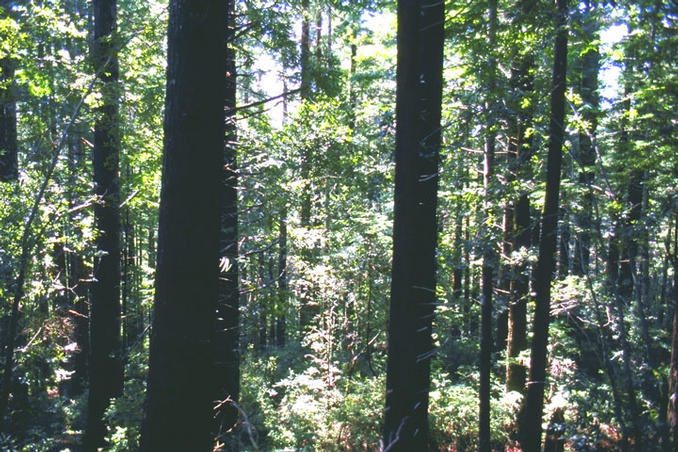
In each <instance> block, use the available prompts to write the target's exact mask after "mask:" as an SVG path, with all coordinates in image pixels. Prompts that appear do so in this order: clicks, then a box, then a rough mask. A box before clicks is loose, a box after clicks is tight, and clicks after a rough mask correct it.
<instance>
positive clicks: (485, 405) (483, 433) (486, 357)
mask: <svg viewBox="0 0 678 452" xmlns="http://www.w3.org/2000/svg"><path fill="white" fill-rule="evenodd" d="M488 16H489V17H488V22H489V24H488V34H489V45H490V50H489V51H490V56H489V58H488V68H489V74H488V86H487V92H488V95H487V100H486V108H487V115H486V119H485V121H486V128H487V130H486V134H487V135H486V137H485V156H484V175H483V186H484V190H485V193H484V196H485V200H484V204H485V205H484V213H485V216H486V218H492V217H493V215H492V201H493V200H492V199H491V197H492V185H493V183H492V179H493V178H494V150H495V140H496V132H495V130H494V125H493V124H494V123H495V122H496V116H497V112H496V105H495V103H496V102H495V99H494V91H495V89H496V87H495V83H496V74H495V72H496V66H497V61H496V58H495V57H494V45H495V43H496V27H497V0H490V1H489V4H488ZM484 228H485V230H484V240H483V242H484V243H483V244H482V246H483V269H482V282H481V284H482V292H481V298H480V307H481V320H480V366H479V367H480V388H479V399H480V400H479V407H478V418H479V419H478V451H479V452H490V373H491V371H492V351H493V349H494V347H493V343H492V310H493V309H492V308H493V306H492V304H493V300H492V294H493V292H494V273H495V268H496V266H497V253H496V250H495V249H494V240H493V236H494V234H493V233H492V230H491V228H492V225H491V224H487V222H486V223H485V224H484Z"/></svg>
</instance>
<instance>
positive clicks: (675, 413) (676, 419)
mask: <svg viewBox="0 0 678 452" xmlns="http://www.w3.org/2000/svg"><path fill="white" fill-rule="evenodd" d="M676 242H677V243H676V244H678V240H677V241H676ZM676 252H678V249H676V248H674V253H676ZM672 261H673V288H674V289H673V294H674V297H673V330H672V334H671V362H670V365H669V394H668V405H667V407H666V420H667V423H668V427H669V435H668V436H669V441H670V442H671V444H673V450H676V449H678V257H677V256H676V255H673V256H672Z"/></svg>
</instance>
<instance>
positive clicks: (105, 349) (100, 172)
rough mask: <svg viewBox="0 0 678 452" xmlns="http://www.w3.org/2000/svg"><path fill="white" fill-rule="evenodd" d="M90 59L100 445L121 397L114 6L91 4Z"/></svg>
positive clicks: (94, 431)
mask: <svg viewBox="0 0 678 452" xmlns="http://www.w3.org/2000/svg"><path fill="white" fill-rule="evenodd" d="M93 12H94V40H93V43H92V49H91V52H92V57H93V61H94V68H95V70H96V71H97V78H98V80H99V91H100V93H101V99H102V104H101V107H99V109H98V111H97V112H96V113H97V118H96V121H95V125H94V150H93V153H92V160H93V164H92V166H93V168H94V184H95V193H96V196H97V198H98V202H97V204H96V205H95V207H94V218H95V223H96V230H97V232H96V239H95V244H96V249H97V253H96V256H95V261H94V274H93V276H94V283H93V284H92V286H91V297H92V298H91V306H90V366H89V372H90V376H89V395H88V399H87V427H86V429H85V437H84V445H85V448H86V449H88V450H95V448H96V447H99V446H101V445H103V442H104V436H105V433H106V427H105V424H104V421H103V415H104V412H105V411H106V408H107V407H108V405H109V403H110V399H111V398H112V397H118V396H120V395H122V385H123V375H122V373H123V371H122V360H121V351H122V350H121V347H122V342H121V336H120V180H119V178H118V166H119V152H120V127H119V117H118V96H119V94H118V92H119V88H118V57H117V43H116V39H117V31H116V29H117V2H116V0H96V1H94V2H93Z"/></svg>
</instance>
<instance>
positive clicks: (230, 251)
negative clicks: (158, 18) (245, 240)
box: [214, 0, 240, 450]
mask: <svg viewBox="0 0 678 452" xmlns="http://www.w3.org/2000/svg"><path fill="white" fill-rule="evenodd" d="M225 3H226V24H225V25H226V55H225V60H226V80H225V88H224V90H225V95H224V107H225V115H226V121H225V123H226V135H225V137H226V142H225V146H224V162H223V172H222V178H223V179H222V191H223V195H222V196H223V197H222V203H221V230H220V237H219V242H220V243H219V249H220V252H219V255H220V270H221V273H220V275H219V289H218V290H219V293H218V298H217V311H216V323H217V326H216V329H215V335H214V353H215V357H214V379H215V391H216V392H215V400H219V401H224V400H230V401H231V402H233V403H237V402H238V400H239V396H240V346H239V335H240V285H239V281H238V266H239V265H238V252H239V251H238V188H237V187H238V170H237V159H236V155H237V152H236V147H237V135H236V132H237V130H236V122H235V111H236V110H235V107H236V85H237V83H236V80H237V78H236V61H235V46H234V43H233V40H234V39H235V0H227V1H226V2H225ZM233 403H229V402H226V403H223V404H221V405H220V406H219V408H218V409H217V410H216V413H215V416H214V419H215V431H216V432H218V433H222V432H227V431H229V430H231V429H232V428H233V427H234V426H235V425H236V423H237V421H238V410H237V408H236V407H235V405H234V404H233ZM221 441H222V442H223V441H225V442H226V449H227V450H236V449H237V438H236V437H235V436H234V435H231V436H227V437H224V438H221Z"/></svg>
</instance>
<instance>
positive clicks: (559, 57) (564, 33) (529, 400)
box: [520, 0, 568, 452]
mask: <svg viewBox="0 0 678 452" xmlns="http://www.w3.org/2000/svg"><path fill="white" fill-rule="evenodd" d="M557 6H558V13H557V18H556V27H557V34H556V42H555V55H554V64H553V83H552V90H551V121H550V125H549V147H548V150H549V152H548V161H547V169H546V195H545V200H544V212H543V216H542V230H541V240H540V242H539V260H538V261H537V269H536V272H535V292H536V297H535V298H536V309H535V314H534V324H533V336H532V350H531V355H530V363H531V364H530V377H529V381H528V383H527V395H526V398H525V404H524V406H523V409H522V412H521V416H520V418H521V419H520V438H521V444H522V446H523V448H524V450H525V451H526V452H538V451H539V450H540V449H541V435H542V428H541V423H542V414H543V408H544V387H545V385H546V365H547V355H546V352H547V344H548V330H549V323H550V305H551V281H552V279H553V272H554V270H555V252H556V245H557V229H558V227H557V226H558V212H559V195H560V170H561V162H562V150H563V142H564V140H565V85H566V73H567V38H568V28H567V15H568V1H567V0H557Z"/></svg>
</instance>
